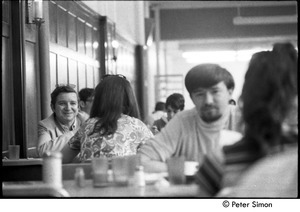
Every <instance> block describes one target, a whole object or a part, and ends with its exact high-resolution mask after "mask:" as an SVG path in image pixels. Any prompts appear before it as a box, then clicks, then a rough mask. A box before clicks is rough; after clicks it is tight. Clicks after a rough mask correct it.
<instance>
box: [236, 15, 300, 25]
mask: <svg viewBox="0 0 300 212" xmlns="http://www.w3.org/2000/svg"><path fill="white" fill-rule="evenodd" d="M297 22H298V16H297V15H281V16H255V17H242V16H237V17H234V18H233V24H234V25H262V24H294V23H297Z"/></svg>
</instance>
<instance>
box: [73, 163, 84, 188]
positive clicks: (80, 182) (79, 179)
mask: <svg viewBox="0 0 300 212" xmlns="http://www.w3.org/2000/svg"><path fill="white" fill-rule="evenodd" d="M74 180H75V183H76V185H77V186H78V187H84V183H85V175H84V171H83V168H82V167H77V168H76V170H75V174H74Z"/></svg>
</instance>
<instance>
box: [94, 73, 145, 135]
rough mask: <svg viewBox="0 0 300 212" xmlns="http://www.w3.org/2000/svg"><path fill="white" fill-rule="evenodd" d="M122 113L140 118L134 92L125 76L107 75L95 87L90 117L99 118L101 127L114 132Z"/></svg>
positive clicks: (108, 131)
mask: <svg viewBox="0 0 300 212" xmlns="http://www.w3.org/2000/svg"><path fill="white" fill-rule="evenodd" d="M121 114H126V115H129V116H131V117H135V118H139V110H138V104H137V101H136V98H135V95H134V92H133V90H132V87H131V85H130V83H129V82H128V81H127V80H126V79H125V77H121V76H119V75H109V76H106V77H104V78H103V80H102V81H101V82H100V83H99V84H98V85H97V86H96V88H95V96H94V102H93V106H92V109H91V114H90V118H94V117H97V118H99V123H98V125H99V127H100V129H104V131H105V132H107V133H114V132H115V130H116V128H117V120H118V119H119V118H120V116H121ZM98 130H99V129H98Z"/></svg>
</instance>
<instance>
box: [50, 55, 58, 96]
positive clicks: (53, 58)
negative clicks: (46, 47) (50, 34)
mask: <svg viewBox="0 0 300 212" xmlns="http://www.w3.org/2000/svg"><path fill="white" fill-rule="evenodd" d="M50 78H51V89H50V90H51V92H52V91H53V90H54V89H55V86H56V84H57V54H55V53H53V52H50Z"/></svg>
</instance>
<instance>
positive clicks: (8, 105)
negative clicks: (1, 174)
mask: <svg viewBox="0 0 300 212" xmlns="http://www.w3.org/2000/svg"><path fill="white" fill-rule="evenodd" d="M2 27H3V22H2ZM2 33H3V31H2ZM10 49H11V48H10V37H6V36H3V34H2V54H1V59H2V63H1V70H2V86H1V88H2V89H1V90H2V95H1V97H2V111H1V112H2V120H1V121H2V156H6V157H8V155H7V150H8V145H9V143H11V142H13V141H14V140H15V137H14V134H15V133H14V110H13V95H12V94H13V81H12V79H13V77H12V71H11V70H12V67H11V52H10ZM3 152H5V153H6V154H3Z"/></svg>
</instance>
